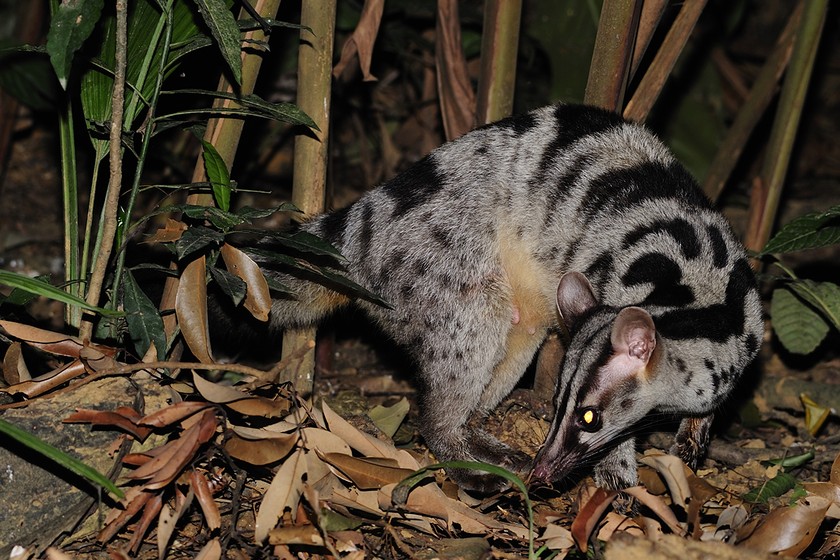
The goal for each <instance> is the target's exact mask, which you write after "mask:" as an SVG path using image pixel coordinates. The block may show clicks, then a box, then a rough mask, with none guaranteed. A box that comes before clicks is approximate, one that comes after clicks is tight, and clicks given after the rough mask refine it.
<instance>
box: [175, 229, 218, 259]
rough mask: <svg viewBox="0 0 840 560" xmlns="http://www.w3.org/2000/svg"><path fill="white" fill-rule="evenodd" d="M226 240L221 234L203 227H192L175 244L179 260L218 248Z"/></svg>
mask: <svg viewBox="0 0 840 560" xmlns="http://www.w3.org/2000/svg"><path fill="white" fill-rule="evenodd" d="M224 240H225V236H224V234H223V233H221V232H218V231H216V230H212V229H210V228H206V227H203V226H192V227H190V228H188V229H187V230H186V231H185V232H184V233H183V234H182V235H181V238H180V239H179V240H178V241H176V242H175V253H176V254H177V255H178V258H179V259H184V258H185V257H188V256H190V255H192V254H195V253H199V252H203V251H204V250H205V249H208V248H209V247H217V246H219V245H220V244H221V243H222V242H223V241H224Z"/></svg>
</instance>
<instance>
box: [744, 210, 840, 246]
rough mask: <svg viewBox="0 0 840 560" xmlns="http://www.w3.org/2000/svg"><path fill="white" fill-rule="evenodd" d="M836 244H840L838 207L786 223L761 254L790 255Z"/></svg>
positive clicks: (839, 213) (839, 211)
mask: <svg viewBox="0 0 840 560" xmlns="http://www.w3.org/2000/svg"><path fill="white" fill-rule="evenodd" d="M836 243H840V205H838V206H832V207H831V208H829V209H828V210H826V211H825V212H814V213H812V214H806V215H804V216H800V217H799V218H796V219H794V220H792V221H790V222H788V223H787V224H785V225H784V226H783V227H782V229H780V230H779V231H778V233H776V235H774V236H773V238H772V239H771V240H770V241H768V242H767V245H765V246H764V249H762V250H761V254H762V255H767V254H771V253H792V252H794V251H803V250H805V249H816V248H817V247H825V246H827V245H834V244H836Z"/></svg>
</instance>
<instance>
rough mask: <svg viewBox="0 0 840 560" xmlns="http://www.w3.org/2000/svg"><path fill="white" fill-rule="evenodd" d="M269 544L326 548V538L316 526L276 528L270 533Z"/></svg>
mask: <svg viewBox="0 0 840 560" xmlns="http://www.w3.org/2000/svg"><path fill="white" fill-rule="evenodd" d="M268 544H273V545H277V544H302V545H307V546H324V544H325V543H324V537H323V536H321V532H320V531H319V530H318V528H317V527H315V525H299V526H290V527H276V528H274V529H272V530H271V531H269V532H268Z"/></svg>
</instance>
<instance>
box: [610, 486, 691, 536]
mask: <svg viewBox="0 0 840 560" xmlns="http://www.w3.org/2000/svg"><path fill="white" fill-rule="evenodd" d="M624 492H626V493H627V494H629V495H631V496H633V497H634V498H636V499H637V500H639V501H640V502H641V503H642V504H644V505H646V506H647V507H649V508H650V509H651V510H652V511H653V513H655V514H656V516H657V517H659V519H661V520H662V521H664V522H665V524H666V525H667V526H668V527H669V528H670V529H671V531H673V532H674V533H675V534H677V535H681V536H682V535H684V534H685V529H684V528H683V527H682V525H680V522H679V521H677V516H676V515H674V512H673V511H671V508H669V507H668V505H667V504H666V503H665V502H664V501H662V498H660V497H659V496H654V495H653V494H651V493H650V492H648V491H647V490H645V489H644V488H642V487H641V486H633V487H631V488H625V489H624Z"/></svg>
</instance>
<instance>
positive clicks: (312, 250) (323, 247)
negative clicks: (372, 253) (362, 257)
mask: <svg viewBox="0 0 840 560" xmlns="http://www.w3.org/2000/svg"><path fill="white" fill-rule="evenodd" d="M263 233H264V239H265V240H271V242H273V243H276V244H277V245H281V246H283V247H287V248H289V249H292V250H294V251H299V252H302V253H309V254H312V255H318V256H322V257H331V258H334V259H336V260H338V261H342V262H344V261H346V260H347V259H345V258H344V256H342V254H341V252H339V250H338V249H336V248H335V247H333V246H332V244H330V243H328V242H327V241H324V240H323V239H321V238H320V237H318V236H317V235H312V234H311V233H309V232H306V231H297V232H295V233H271V232H269V233H266V232H263Z"/></svg>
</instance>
